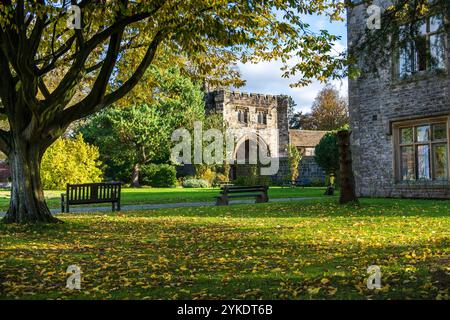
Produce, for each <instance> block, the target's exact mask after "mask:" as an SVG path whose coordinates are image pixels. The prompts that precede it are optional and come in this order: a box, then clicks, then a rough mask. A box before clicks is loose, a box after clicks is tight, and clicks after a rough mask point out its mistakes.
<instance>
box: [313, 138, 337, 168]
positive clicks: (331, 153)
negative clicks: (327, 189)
mask: <svg viewBox="0 0 450 320" xmlns="http://www.w3.org/2000/svg"><path fill="white" fill-rule="evenodd" d="M315 153H316V155H315V156H314V159H315V160H316V162H317V164H318V165H319V166H320V167H321V168H322V169H323V170H324V171H325V173H326V174H330V175H331V174H334V175H335V174H336V173H337V172H338V170H339V150H338V145H337V135H336V133H335V132H328V133H327V134H325V135H324V136H323V137H322V139H321V140H320V142H319V144H318V145H317V146H316V150H315Z"/></svg>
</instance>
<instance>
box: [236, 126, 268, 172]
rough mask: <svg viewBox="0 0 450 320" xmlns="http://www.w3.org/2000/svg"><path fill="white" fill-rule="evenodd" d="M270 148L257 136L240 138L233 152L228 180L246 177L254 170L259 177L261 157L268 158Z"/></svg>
mask: <svg viewBox="0 0 450 320" xmlns="http://www.w3.org/2000/svg"><path fill="white" fill-rule="evenodd" d="M270 154H271V152H270V147H269V145H268V144H267V143H266V141H265V140H264V139H263V138H262V137H261V136H259V135H257V134H251V135H246V136H244V137H241V138H240V139H239V140H238V142H237V144H236V148H235V149H234V152H233V160H234V163H233V164H232V165H231V172H230V176H231V177H230V178H231V179H233V180H234V179H236V178H238V177H248V176H249V175H250V174H251V173H252V171H255V170H256V174H257V175H259V174H260V172H259V170H260V167H261V165H262V164H261V160H262V159H261V158H260V157H261V155H263V156H265V157H270Z"/></svg>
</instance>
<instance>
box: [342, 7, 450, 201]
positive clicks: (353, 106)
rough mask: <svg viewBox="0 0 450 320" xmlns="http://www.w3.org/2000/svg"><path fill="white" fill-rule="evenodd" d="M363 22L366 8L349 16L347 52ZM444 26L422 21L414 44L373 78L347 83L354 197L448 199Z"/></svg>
mask: <svg viewBox="0 0 450 320" xmlns="http://www.w3.org/2000/svg"><path fill="white" fill-rule="evenodd" d="M374 3H375V4H377V5H380V6H381V7H386V6H387V5H389V1H374ZM367 17H368V14H367V7H366V5H365V4H360V5H357V6H356V7H355V8H353V9H351V10H349V12H348V42H349V46H350V48H351V47H352V45H354V44H355V43H356V42H357V41H358V39H359V38H360V36H361V35H362V34H363V32H365V28H366V23H367ZM445 20H448V16H447V15H445V14H443V13H442V14H439V13H433V14H431V15H430V16H429V17H427V18H426V19H424V20H423V21H422V23H421V25H420V34H419V35H418V37H417V39H415V41H412V42H410V43H408V44H406V45H405V47H403V48H402V47H400V48H399V49H397V50H395V51H394V52H391V54H390V55H389V59H390V61H389V63H385V64H380V65H379V72H378V74H376V75H375V74H372V73H369V74H365V75H364V76H361V77H360V78H358V79H354V80H350V81H349V111H350V126H351V129H352V136H351V137H352V154H353V170H354V174H355V182H356V187H357V194H358V195H360V196H381V197H390V196H392V197H422V198H449V197H450V188H449V169H450V168H449V160H448V159H449V148H448V141H449V140H448V139H449V118H450V75H449V57H450V46H449V43H450V37H449V27H448V21H445ZM375 32H376V31H375ZM418 43H421V44H424V45H417V44H418Z"/></svg>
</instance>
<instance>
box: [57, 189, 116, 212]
mask: <svg viewBox="0 0 450 320" xmlns="http://www.w3.org/2000/svg"><path fill="white" fill-rule="evenodd" d="M121 187H122V185H121V183H120V182H105V183H84V184H67V187H66V193H62V194H61V211H62V212H69V206H70V205H80V204H93V203H109V202H111V204H112V211H115V210H116V209H117V210H120V192H121Z"/></svg>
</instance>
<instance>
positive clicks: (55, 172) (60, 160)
mask: <svg viewBox="0 0 450 320" xmlns="http://www.w3.org/2000/svg"><path fill="white" fill-rule="evenodd" d="M99 156H100V154H99V151H98V148H97V147H95V146H92V145H90V144H88V143H86V142H85V141H84V140H83V136H82V135H81V134H79V135H78V136H76V138H75V139H62V138H61V139H58V140H56V142H55V143H54V144H53V145H51V146H50V148H48V150H47V151H46V152H45V154H44V157H43V158H42V164H41V179H42V185H43V187H44V188H45V189H51V190H56V189H60V190H61V189H64V188H65V187H66V184H67V183H72V184H75V183H90V182H100V181H101V180H102V171H101V170H100V165H101V162H100V161H99V160H98V159H99Z"/></svg>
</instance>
